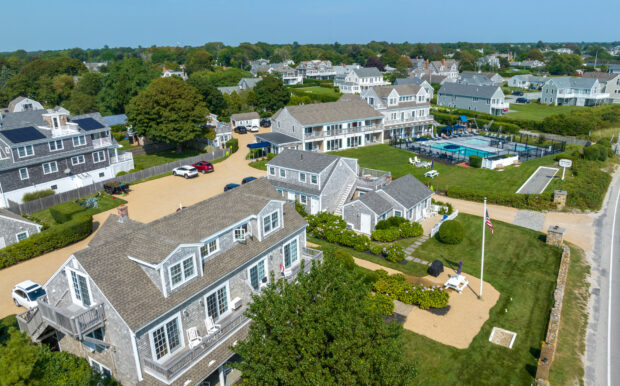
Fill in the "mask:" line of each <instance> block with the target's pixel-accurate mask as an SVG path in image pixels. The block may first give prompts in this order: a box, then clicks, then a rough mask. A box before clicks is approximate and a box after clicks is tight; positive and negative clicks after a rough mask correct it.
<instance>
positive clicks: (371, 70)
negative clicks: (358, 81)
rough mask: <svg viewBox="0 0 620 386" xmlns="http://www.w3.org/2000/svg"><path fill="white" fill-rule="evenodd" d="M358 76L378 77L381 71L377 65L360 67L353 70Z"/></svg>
mask: <svg viewBox="0 0 620 386" xmlns="http://www.w3.org/2000/svg"><path fill="white" fill-rule="evenodd" d="M353 71H354V72H355V73H356V74H357V76H359V77H360V78H369V77H380V76H381V71H379V69H378V68H377V67H362V68H356V69H354V70H353Z"/></svg>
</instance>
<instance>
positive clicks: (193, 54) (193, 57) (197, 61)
mask: <svg viewBox="0 0 620 386" xmlns="http://www.w3.org/2000/svg"><path fill="white" fill-rule="evenodd" d="M213 62H214V60H213V55H211V54H210V53H209V52H207V51H206V50H200V49H197V50H193V51H190V52H189V54H187V63H186V64H185V69H186V70H187V72H188V73H189V74H192V73H194V72H196V71H200V70H212V69H213Z"/></svg>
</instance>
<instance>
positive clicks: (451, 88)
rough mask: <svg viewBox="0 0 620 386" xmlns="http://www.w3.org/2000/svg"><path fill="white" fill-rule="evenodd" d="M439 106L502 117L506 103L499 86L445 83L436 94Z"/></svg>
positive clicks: (506, 108) (506, 109)
mask: <svg viewBox="0 0 620 386" xmlns="http://www.w3.org/2000/svg"><path fill="white" fill-rule="evenodd" d="M437 104H438V105H439V106H446V107H454V108H457V109H463V110H474V111H479V112H481V113H487V114H492V115H504V113H505V112H506V111H508V102H506V100H505V96H504V92H503V91H502V89H501V87H499V86H478V85H470V84H460V83H446V84H444V85H443V86H441V88H440V89H439V91H438V92H437Z"/></svg>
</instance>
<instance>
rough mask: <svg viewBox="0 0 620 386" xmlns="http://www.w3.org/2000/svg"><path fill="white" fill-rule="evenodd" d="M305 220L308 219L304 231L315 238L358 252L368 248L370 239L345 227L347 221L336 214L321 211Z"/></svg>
mask: <svg viewBox="0 0 620 386" xmlns="http://www.w3.org/2000/svg"><path fill="white" fill-rule="evenodd" d="M306 220H307V221H308V228H307V229H306V232H308V233H310V234H312V236H314V237H316V238H319V239H322V240H326V241H328V242H330V243H336V244H339V245H342V246H345V247H349V248H353V249H355V250H356V251H360V252H362V251H367V250H368V248H370V239H369V238H368V237H367V236H364V235H358V234H357V233H355V232H353V231H351V230H348V229H346V227H347V223H346V222H345V221H344V220H343V219H342V218H340V217H338V216H336V215H333V214H331V213H325V212H321V213H319V214H317V215H310V216H308V218H307V219H306Z"/></svg>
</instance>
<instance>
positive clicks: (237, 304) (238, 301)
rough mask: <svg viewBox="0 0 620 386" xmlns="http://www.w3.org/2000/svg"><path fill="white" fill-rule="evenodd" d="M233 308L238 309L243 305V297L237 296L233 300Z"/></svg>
mask: <svg viewBox="0 0 620 386" xmlns="http://www.w3.org/2000/svg"><path fill="white" fill-rule="evenodd" d="M230 303H231V305H232V308H233V310H238V309H239V308H240V307H241V298H239V297H236V298H234V299H233V300H232V301H231V302H230Z"/></svg>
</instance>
